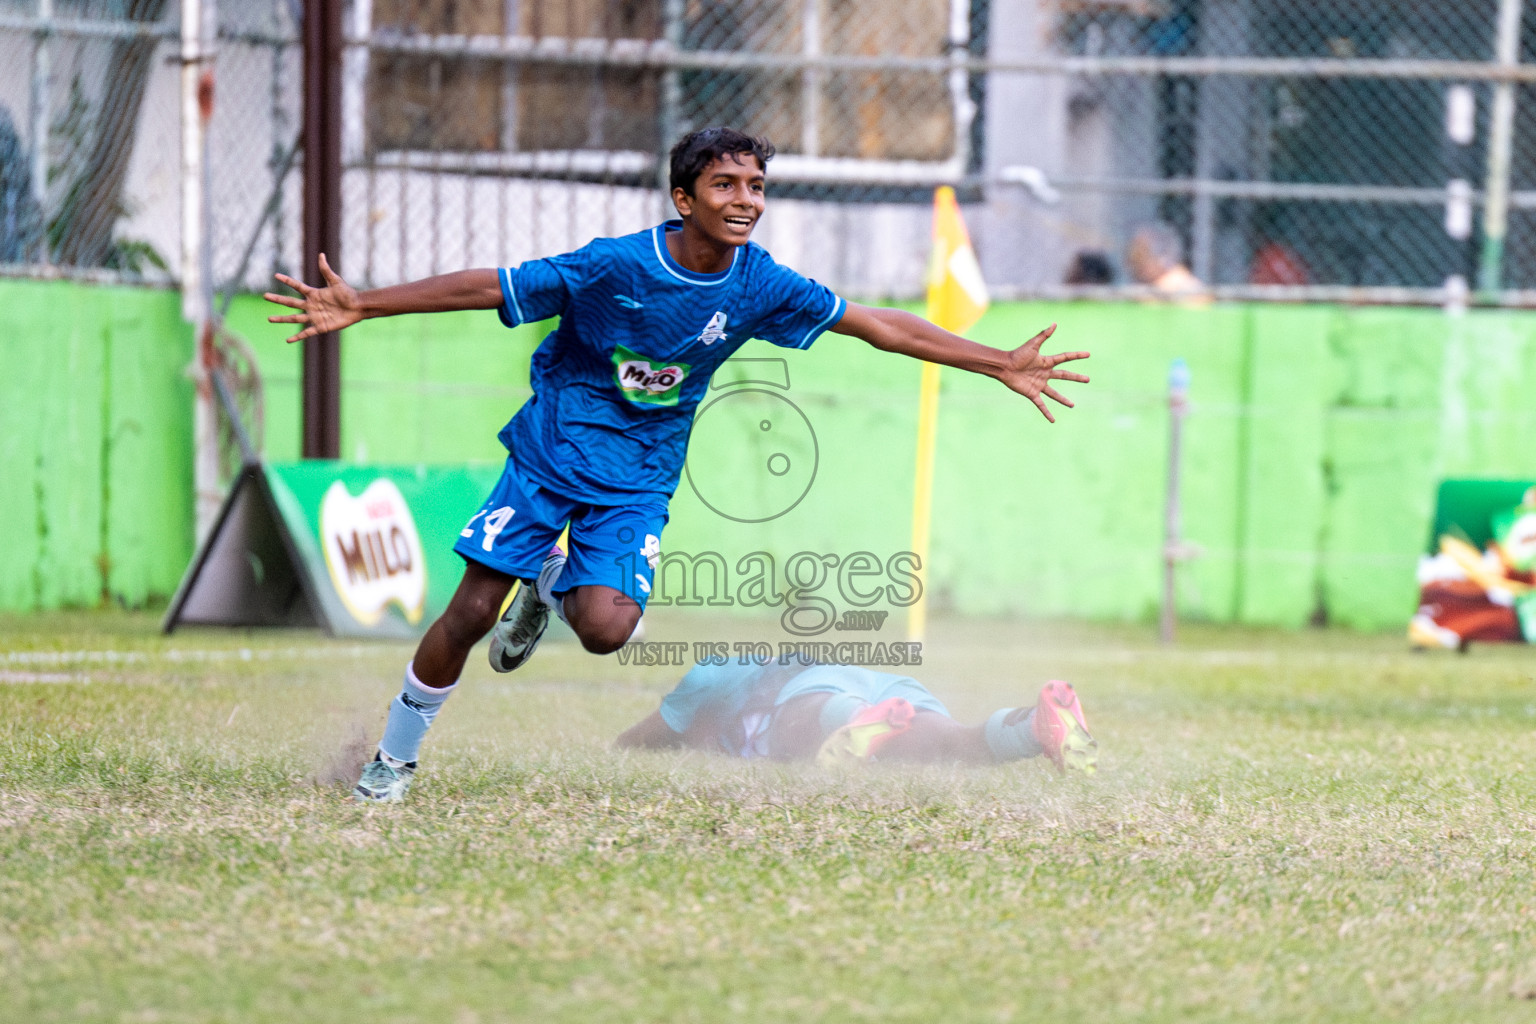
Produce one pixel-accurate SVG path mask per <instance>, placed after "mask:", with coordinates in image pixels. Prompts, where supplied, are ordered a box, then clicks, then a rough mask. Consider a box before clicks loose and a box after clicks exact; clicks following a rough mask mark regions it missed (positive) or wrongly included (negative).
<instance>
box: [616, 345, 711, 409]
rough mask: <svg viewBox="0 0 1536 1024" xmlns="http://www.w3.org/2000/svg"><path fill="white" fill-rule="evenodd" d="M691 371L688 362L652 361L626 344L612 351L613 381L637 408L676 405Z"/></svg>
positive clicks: (617, 346)
mask: <svg viewBox="0 0 1536 1024" xmlns="http://www.w3.org/2000/svg"><path fill="white" fill-rule="evenodd" d="M692 368H693V367H691V366H689V365H688V364H687V363H673V362H664V363H656V362H652V361H651V360H650V359H647V358H646V357H645V356H643V355H641V354H640V353H638V352H631V351H630V350H629V349H627V348H625V347H624V346H623V345H615V346H614V349H613V382H614V383H615V384H617V385H618V386H619V390H620V391H622V392H623V393H624V397H625V398H627V399H629V400H630V401H631V402H634V403H635V404H637V405H676V404H677V398H678V395H679V393H681V391H682V389H683V381H685V380H687V379H688V371H689V370H691V369H692Z"/></svg>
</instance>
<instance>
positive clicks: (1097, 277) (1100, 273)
mask: <svg viewBox="0 0 1536 1024" xmlns="http://www.w3.org/2000/svg"><path fill="white" fill-rule="evenodd" d="M1064 283H1065V284H1087V285H1107V284H1114V283H1115V268H1114V265H1113V264H1111V263H1110V262H1109V253H1107V252H1103V251H1101V250H1099V249H1083V250H1081V251H1079V252H1078V253H1077V254H1076V255H1074V256H1073V257H1072V265H1071V266H1069V267H1067V276H1066V280H1065V282H1064Z"/></svg>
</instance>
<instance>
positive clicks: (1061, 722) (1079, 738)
mask: <svg viewBox="0 0 1536 1024" xmlns="http://www.w3.org/2000/svg"><path fill="white" fill-rule="evenodd" d="M1034 730H1035V739H1036V740H1038V741H1039V743H1040V746H1041V747H1043V748H1044V753H1045V756H1046V757H1048V758H1050V759H1051V761H1053V762H1054V763H1055V765H1056V767H1057V768H1059V769H1060V770H1062V771H1066V770H1067V769H1068V768H1072V769H1074V770H1076V771H1080V772H1082V773H1083V774H1084V775H1092V774H1093V770H1094V769H1095V768H1096V767H1098V762H1099V744H1098V741H1097V740H1095V739H1094V738H1093V736H1092V735H1091V734H1089V732H1088V721H1087V719H1085V718H1083V706H1082V705H1081V704H1080V703H1078V700H1077V692H1076V691H1075V690H1073V689H1072V684H1070V683H1064V682H1062V681H1061V680H1060V679H1052V680H1051V681H1050V682H1048V683H1046V684H1045V685H1044V686H1042V687H1041V688H1040V701H1039V703H1037V704H1036V705H1035V721H1034Z"/></svg>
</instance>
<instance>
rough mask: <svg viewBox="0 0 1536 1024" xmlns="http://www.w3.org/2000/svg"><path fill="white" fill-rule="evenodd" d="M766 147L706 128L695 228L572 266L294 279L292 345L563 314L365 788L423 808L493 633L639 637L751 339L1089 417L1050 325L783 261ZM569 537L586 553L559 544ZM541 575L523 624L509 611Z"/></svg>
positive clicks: (523, 650)
mask: <svg viewBox="0 0 1536 1024" xmlns="http://www.w3.org/2000/svg"><path fill="white" fill-rule="evenodd" d="M772 156H773V147H772V145H770V144H769V143H768V142H767V141H766V140H763V139H757V138H752V137H750V136H747V135H743V134H742V133H740V132H737V131H734V130H733V129H730V128H706V129H703V130H702V131H698V132H694V133H693V134H691V135H688V136H687V137H685V138H683V139H682V140H681V141H680V142H678V144H677V145H676V146H674V147H673V149H672V153H671V186H672V202H673V204H674V206H676V208H677V212H678V215H679V218H680V219H679V220H674V221H668V222H666V223H665V224H660V225H657V226H656V227H654V228H652V229H650V230H649V231H642V232H638V233H636V234H633V235H627V236H625V237H623V238H599V239H596V240H595V241H593V242H591V243H590V244H588V245H586V246H584V247H582V248H581V249H578V250H577V251H575V252H572V253H566V254H565V255H563V256H555V257H552V258H550V259H543V260H529V261H528V262H526V263H523V264H522V265H521V266H518V267H514V268H503V269H500V270H462V271H458V272H457V273H452V274H443V275H440V276H437V277H430V278H426V279H425V280H421V281H414V282H411V283H408V284H401V285H394V286H392V287H388V288H377V289H373V290H370V291H366V292H362V293H359V292H357V291H355V290H354V289H353V288H352V287H351V286H349V285H348V284H347V283H346V282H345V281H343V280H342V279H341V278H340V277H339V276H338V275H337V274H336V273H334V272H333V271H332V270H331V269H330V266H329V264H328V263H327V262H326V260H325V257H324V256H322V257H321V258H320V269H321V272H322V274H324V276H325V281H326V284H325V287H322V288H314V287H311V286H309V285H306V284H304V283H302V282H300V281H296V280H294V279H292V278H290V277H287V276H286V275H283V274H279V275H277V279H278V280H279V281H281V282H282V283H283V284H285V285H288V286H289V287H290V288H293V289H294V290H295V291H297V292H298V293H299V297H298V298H292V297H289V296H283V295H277V294H274V293H271V292H268V293H267V296H266V297H267V299H269V300H270V301H272V302H276V303H278V304H280V305H283V306H288V307H290V308H292V309H295V310H298V311H299V312H297V313H293V314H288V315H282V316H273V317H270V318H269V319H270V320H271V321H272V322H273V323H291V324H300V325H302V329H300V330H299V332H298V333H297V334H295V335H293V336H292V337H291V338H289V339H288V340H289V341H290V342H294V341H299V340H302V339H304V338H308V337H311V336H314V335H318V334H324V333H327V332H330V331H339V330H341V329H342V328H344V327H348V326H350V325H352V324H355V323H357V322H358V321H360V320H365V319H368V318H370V317H377V316H395V315H398V314H402V313H432V312H442V311H448V310H460V309H487V310H489V309H494V310H497V311H498V313H499V314H500V316H501V319H502V322H503V323H505V324H506V325H507V326H509V327H516V326H518V325H519V324H524V323H532V322H533V321H536V320H544V319H547V318H549V317H553V316H558V317H560V325H559V327H557V328H556V329H555V330H554V331H553V332H551V333H550V334H549V336H548V337H546V338H545V339H544V341H543V343H542V344H541V345H540V346H539V348H538V350H537V351H536V352H535V353H534V356H533V361H532V367H531V372H530V380H531V383H532V389H533V397H532V398H530V399H529V400H528V401H527V402H526V403H525V404H524V405H523V407H522V408H521V409H519V410H518V412H517V414H516V415H515V416H513V418H512V420H511V422H509V423H508V424H507V425H506V426H505V427H504V428H503V429H502V431H501V433H500V435H499V436H500V439H501V441H502V443H503V444H504V445H506V447H507V451H508V453H509V454H508V458H507V464H506V469H505V471H504V472H503V474H502V477H501V479H500V481H499V482H498V483H497V485H496V487H495V488H494V489H493V490H492V492H491V495H490V497H489V498H488V499H487V500H486V503H485V505H484V506H483V507H482V508H481V510H480V511H479V512H477V513H476V514H475V515H474V517H473V518H471V519H470V521H469V523H468V524H467V525H466V526H465V527H464V529H463V531H462V532H461V534H460V537H459V540H458V542H457V543H456V544H455V545H454V550H455V551H457V552H458V553H459V554H460V555H461V556H462V557H463V558H464V560H465V570H464V578H463V580H462V581H461V582H460V584H459V587H458V590H457V591H456V592H455V594H454V596H453V598H452V600H451V601H450V602H449V605H448V609H447V610H446V611H445V612H444V613H443V615H442V617H441V618H439V619H438V620H437V621H436V622H434V623H433V624H432V625H431V627H429V628H428V630H427V632H426V635H425V636H423V637H422V640H421V644H420V645H419V646H418V647H417V650H416V656H415V658H414V659H413V660H412V662H411V663H410V664H409V665H407V666H406V670H405V681H404V685H403V687H402V689H401V692H400V695H399V696H398V697H396V698H395V700H394V702H393V703H391V704H390V708H389V721H388V724H387V725H386V726H385V729H384V736H383V739H382V740H380V743H379V752H378V755H377V757H376V758H375V760H374V761H372V762H371V763H369V764H368V765H367V766H366V767H365V768H364V770H363V774H362V778H361V779H360V780H359V782H358V784H357V788H356V789H355V791H354V793H355V795H356V796H357V798H358V799H359V800H363V801H393V800H399V799H400V798H401V797H403V796H404V794H405V791H406V789H407V788H408V787H409V785H410V781H411V776H412V773H413V772H414V771H415V769H416V759H417V754H418V751H419V749H420V746H421V741H422V738H423V737H424V736H425V735H426V731H427V729H428V727H429V726H430V725H431V724H432V720H433V718H435V717H436V715H437V713H438V711H439V710H440V709H441V708H442V705H443V702H444V701H445V700H447V699H448V696H449V695H450V694H451V693H452V692H453V689H454V687H455V685H457V683H458V679H459V675H460V672H461V671H462V670H463V667H464V661H465V658H466V657H467V656H468V654H469V651H470V648H471V647H473V646H474V644H475V643H476V642H477V641H478V640H479V639H480V638H481V637H483V636H485V634H486V633H487V632H490V631H491V630H492V629H494V630H495V635H494V636H493V637H492V640H491V665H492V667H493V668H495V669H496V670H497V671H500V672H510V671H512V670H513V669H515V668H517V667H519V666H520V665H522V664H523V663H525V662H526V661H527V660H528V658H529V657H530V656H531V655H532V654H533V651H534V648H535V646H536V645H537V644H538V641H539V638H540V637H541V636H542V635H543V632H544V627H545V624H546V623H547V622H548V617H549V612H550V611H551V610H553V611H554V612H555V614H556V615H559V616H560V617H561V619H563V620H564V621H565V622H567V623H568V624H569V625H570V627H571V629H572V630H573V631H574V632H575V633H576V635H577V637H578V638H580V640H581V643H582V646H583V647H585V648H586V649H587V650H589V651H591V652H593V653H595V654H607V653H610V652H612V651H614V650H617V649H618V648H619V647H620V646H622V645H623V644H624V642H625V641H626V640H628V639H629V637H630V635H631V633H633V632H634V628H635V624H636V623H637V622H638V621H639V619H640V615H641V613H642V612H643V611H644V607H645V600H646V596H647V595H648V594H649V593H650V589H651V583H652V576H653V574H654V570H655V566H656V561H657V558H658V556H659V554H660V550H661V548H660V536H661V532H662V529H663V527H664V526H665V525H666V522H667V503H668V501H669V500H670V499H671V496H672V492H673V491H674V490H675V489H676V487H677V482H678V477H679V475H680V474H681V472H682V467H683V462H684V457H685V456H686V454H687V445H688V434H689V431H690V429H691V428H692V423H693V415H694V411H695V409H696V408H697V406H698V404H699V401H700V399H702V398H703V396H704V394H705V391H706V389H707V388H708V385H709V378H710V375H711V374H712V373H714V371H715V370H716V369H717V368H718V367H719V366H720V365H721V364H722V363H724V362H725V361H726V359H728V358H729V357H730V356H731V355H732V354H733V353H734V352H735V351H736V349H737V348H738V347H740V346H741V345H742V344H743V343H744V342H746V341H747V340H748V339H749V338H761V339H763V340H764V341H768V342H770V343H772V344H775V345H779V346H782V347H785V348H800V349H803V348H807V347H809V346H810V345H811V343H812V342H814V341H815V340H816V339H817V338H818V337H819V336H820V335H821V334H822V333H823V332H824V331H827V330H831V331H834V332H835V333H838V334H844V335H848V336H850V337H855V338H860V339H862V340H863V341H866V342H868V343H869V344H871V345H873V346H874V347H875V348H878V349H881V350H884V351H887V352H898V353H901V354H903V355H908V356H912V357H914V358H917V359H924V360H928V361H931V362H935V363H941V364H943V365H945V366H953V367H957V368H959V369H964V370H970V371H972V372H975V373H984V374H987V375H988V376H991V377H995V378H996V379H997V380H999V381H1000V382H1002V383H1003V384H1004V385H1005V386H1006V387H1008V388H1010V389H1011V390H1013V391H1016V392H1018V393H1019V394H1021V395H1024V396H1025V397H1026V398H1028V399H1030V400H1031V401H1032V402H1034V403H1035V405H1036V406H1037V407H1038V408H1039V409H1040V411H1041V413H1042V414H1044V416H1045V418H1046V419H1047V420H1050V421H1052V422H1054V418H1053V417H1052V415H1051V412H1050V410H1049V408H1048V407H1047V405H1046V402H1045V399H1047V398H1049V399H1051V400H1052V401H1055V402H1059V403H1060V404H1062V405H1065V406H1068V407H1070V406H1071V405H1072V403H1071V402H1070V401H1068V400H1067V399H1066V398H1065V397H1063V396H1062V395H1061V394H1060V393H1058V392H1057V391H1056V389H1055V388H1054V386H1053V381H1057V380H1071V381H1078V382H1083V383H1086V382H1087V380H1088V378H1087V377H1085V376H1083V375H1082V374H1079V373H1074V372H1071V371H1069V370H1064V369H1061V364H1062V363H1066V362H1070V361H1072V360H1077V359H1085V358H1087V356H1088V353H1086V352H1066V353H1059V354H1056V355H1049V356H1047V355H1042V354H1041V352H1040V346H1041V344H1042V343H1043V342H1044V341H1045V340H1046V339H1047V338H1049V337H1050V336H1051V334H1052V332H1053V331H1054V330H1055V325H1054V324H1053V325H1052V326H1051V327H1048V328H1047V329H1046V330H1044V331H1042V332H1040V333H1039V334H1037V335H1036V336H1035V337H1033V338H1031V339H1030V340H1029V341H1028V342H1026V343H1025V344H1024V345H1022V346H1020V347H1019V348H1017V349H1014V350H1013V351H1011V352H1003V351H999V350H997V349H992V348H988V347H986V346H984V345H978V344H976V343H975V342H971V341H967V340H965V339H964V338H961V337H958V336H957V335H954V334H951V333H949V332H948V331H945V330H942V329H940V328H938V327H935V326H934V325H933V324H930V323H928V322H927V321H926V320H923V319H922V318H921V317H917V316H914V315H912V314H911V313H907V312H904V311H901V310H894V309H877V308H872V307H867V306H860V305H857V304H855V303H850V302H847V301H846V300H844V299H842V298H839V297H838V296H836V295H834V294H833V293H832V292H831V291H830V290H828V289H827V288H825V287H823V286H821V285H819V284H817V283H815V282H814V281H810V280H807V279H806V278H803V277H801V276H800V275H799V274H796V273H795V272H794V271H792V270H790V269H788V268H787V267H782V266H780V265H779V264H777V263H775V262H774V261H773V258H772V257H770V256H769V255H768V253H767V252H766V251H764V250H763V249H762V248H761V247H760V246H757V245H754V244H752V243H751V242H750V238H751V235H752V229H753V228H754V227H755V226H756V224H757V221H758V219H759V218H760V217H761V216H762V214H763V205H764V198H763V190H764V172H765V170H766V168H767V164H768V161H769V160H770V159H771V158H772ZM567 524H569V526H570V531H571V532H570V553H569V555H568V556H567V555H565V554H562V553H561V552H560V550H559V549H558V548H557V547H554V546H553V545H554V541H555V539H556V538H557V537H558V536H559V535H560V532H561V530H562V529H564V528H565V526H566V525H567ZM516 580H522V581H523V582H524V584H525V585H524V586H523V587H521V588H519V590H518V593H517V595H516V597H514V599H513V601H512V603H511V604H510V605H509V606H508V608H507V612H506V615H505V616H503V617H502V618H501V621H500V622H498V621H497V611H498V609H500V607H501V605H502V602H503V601H504V600H505V598H506V596H507V594H508V592H509V591H510V590H511V588H512V584H513V582H514V581H516Z"/></svg>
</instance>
